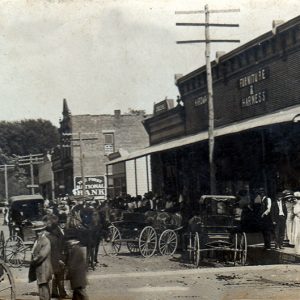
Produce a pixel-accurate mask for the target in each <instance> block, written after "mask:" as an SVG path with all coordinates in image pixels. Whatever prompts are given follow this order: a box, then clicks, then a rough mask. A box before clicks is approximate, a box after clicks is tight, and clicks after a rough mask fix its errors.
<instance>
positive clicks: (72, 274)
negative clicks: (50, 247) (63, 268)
mask: <svg viewBox="0 0 300 300" xmlns="http://www.w3.org/2000/svg"><path fill="white" fill-rule="evenodd" d="M67 244H68V257H67V269H68V276H67V278H68V279H69V280H70V284H71V288H72V290H73V298H72V299H73V300H88V296H87V294H86V290H85V288H86V286H87V278H86V257H85V254H84V252H83V251H82V248H81V247H80V245H79V241H78V240H76V239H75V238H72V237H70V238H69V240H68V241H67Z"/></svg>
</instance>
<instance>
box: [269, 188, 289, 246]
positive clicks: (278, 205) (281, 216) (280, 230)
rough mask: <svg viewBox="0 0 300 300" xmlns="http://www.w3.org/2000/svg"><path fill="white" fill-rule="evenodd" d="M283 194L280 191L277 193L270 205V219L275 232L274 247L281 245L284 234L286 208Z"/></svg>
mask: <svg viewBox="0 0 300 300" xmlns="http://www.w3.org/2000/svg"><path fill="white" fill-rule="evenodd" d="M283 196H284V195H283V194H282V193H279V194H278V195H277V197H276V201H274V202H273V203H272V207H271V219H272V223H273V226H274V234H275V249H278V248H280V249H281V248H282V247H283V246H282V243H283V239H284V235H285V226H286V217H287V209H286V205H285V202H284V200H283Z"/></svg>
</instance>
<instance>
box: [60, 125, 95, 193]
mask: <svg viewBox="0 0 300 300" xmlns="http://www.w3.org/2000/svg"><path fill="white" fill-rule="evenodd" d="M90 134H92V135H96V134H97V133H95V132H81V131H79V132H78V133H75V132H74V133H63V135H64V136H72V139H71V140H70V142H79V145H76V144H72V147H79V161H80V175H81V180H82V195H83V196H85V195H86V182H85V181H86V178H85V172H84V153H83V141H93V140H98V138H97V137H90V138H82V135H90ZM74 136H78V138H75V137H74ZM63 147H71V146H68V145H63Z"/></svg>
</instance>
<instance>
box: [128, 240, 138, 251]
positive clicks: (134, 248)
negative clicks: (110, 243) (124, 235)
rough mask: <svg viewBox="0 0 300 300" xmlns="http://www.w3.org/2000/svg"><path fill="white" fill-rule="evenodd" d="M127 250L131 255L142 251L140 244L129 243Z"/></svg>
mask: <svg viewBox="0 0 300 300" xmlns="http://www.w3.org/2000/svg"><path fill="white" fill-rule="evenodd" d="M127 248H128V251H129V252H130V253H138V252H139V251H140V248H139V244H138V242H127Z"/></svg>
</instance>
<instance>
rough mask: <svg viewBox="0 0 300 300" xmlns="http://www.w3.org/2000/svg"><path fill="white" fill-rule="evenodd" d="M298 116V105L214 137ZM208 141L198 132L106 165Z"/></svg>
mask: <svg viewBox="0 0 300 300" xmlns="http://www.w3.org/2000/svg"><path fill="white" fill-rule="evenodd" d="M299 116H300V105H297V106H293V107H289V108H287V109H284V110H281V111H279V112H276V113H273V114H268V115H264V116H261V117H257V118H253V119H248V120H244V121H240V122H236V123H233V124H231V125H228V126H224V127H218V128H215V130H214V134H215V137H218V136H223V135H227V134H232V133H237V132H241V131H245V130H249V129H253V128H258V127H262V126H266V125H272V124H278V123H284V122H292V121H293V120H296V117H299ZM207 139H208V132H207V131H205V132H200V133H197V134H194V135H189V136H185V137H182V138H179V139H176V140H172V141H168V142H165V143H161V144H157V145H153V146H150V147H147V148H144V149H141V150H138V151H135V152H132V153H130V154H129V155H127V156H124V157H120V158H118V159H115V160H112V161H110V162H107V163H106V165H113V164H116V163H119V162H123V161H127V160H132V159H137V158H140V157H143V156H146V155H150V154H154V153H158V152H163V151H166V150H170V149H175V148H179V147H182V146H187V145H191V144H194V143H197V142H201V141H204V140H207Z"/></svg>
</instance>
